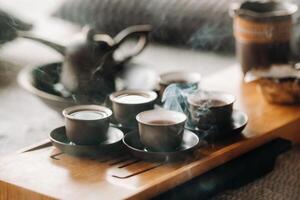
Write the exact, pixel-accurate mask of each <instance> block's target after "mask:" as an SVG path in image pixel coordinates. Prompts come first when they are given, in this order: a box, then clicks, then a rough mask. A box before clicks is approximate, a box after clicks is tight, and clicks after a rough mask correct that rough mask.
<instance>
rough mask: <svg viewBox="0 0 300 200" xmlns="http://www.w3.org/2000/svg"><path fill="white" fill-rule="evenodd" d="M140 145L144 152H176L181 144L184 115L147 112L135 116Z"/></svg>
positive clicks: (157, 111)
mask: <svg viewBox="0 0 300 200" xmlns="http://www.w3.org/2000/svg"><path fill="white" fill-rule="evenodd" d="M136 120H137V121H138V127H139V135H140V140H141V143H142V144H144V146H145V148H146V150H151V151H161V152H163V151H176V148H177V147H179V146H180V144H181V142H182V136H183V132H184V125H185V122H186V120H187V117H186V115H185V114H183V113H180V112H176V111H170V110H162V109H161V110H149V111H144V112H141V113H139V114H138V115H137V116H136Z"/></svg>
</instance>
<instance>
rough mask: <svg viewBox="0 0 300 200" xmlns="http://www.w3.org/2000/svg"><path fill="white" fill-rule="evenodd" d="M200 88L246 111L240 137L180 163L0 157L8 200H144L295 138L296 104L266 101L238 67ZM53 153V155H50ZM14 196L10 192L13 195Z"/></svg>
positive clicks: (45, 153) (40, 153)
mask: <svg viewBox="0 0 300 200" xmlns="http://www.w3.org/2000/svg"><path fill="white" fill-rule="evenodd" d="M202 85H203V87H204V88H210V89H214V90H224V91H227V92H231V93H233V94H235V95H236V96H237V102H236V105H235V107H236V108H238V109H241V110H243V111H245V112H246V113H247V114H248V115H249V124H248V126H247V128H246V130H245V131H244V133H243V136H239V137H233V138H230V139H228V140H227V141H224V142H222V143H219V144H215V145H210V146H208V147H206V148H202V149H199V150H198V151H197V154H198V158H197V159H196V160H194V161H189V162H185V163H173V164H166V163H148V162H144V161H140V160H136V159H134V158H132V157H130V156H125V157H122V156H121V157H114V158H110V157H107V158H97V159H88V158H85V159H82V158H76V157H72V156H68V155H65V154H59V153H57V151H56V150H55V148H54V147H52V146H50V147H46V148H42V149H40V150H35V151H28V152H24V153H20V152H19V153H16V154H13V155H9V156H7V157H4V158H1V159H0V184H1V188H4V190H5V192H2V193H1V195H4V196H3V198H5V197H11V198H10V199H14V198H15V199H22V198H24V197H25V196H26V197H30V199H42V198H44V199H51V198H62V199H83V198H84V199H108V198H109V199H145V198H149V197H153V196H155V195H157V194H159V193H161V192H164V191H166V190H168V189H170V188H172V187H174V186H176V185H178V184H181V183H183V182H185V181H188V180H189V179H191V178H192V177H194V176H197V175H200V174H202V173H204V172H206V171H208V170H210V169H212V168H214V167H216V166H218V165H221V164H223V163H225V162H227V161H229V160H231V159H233V158H235V157H237V156H239V155H241V154H243V153H245V152H248V151H250V150H252V149H254V148H256V147H258V146H260V145H262V144H264V143H266V142H268V141H270V140H272V139H273V138H276V137H285V138H289V139H292V140H293V141H294V142H299V141H300V137H299V134H298V133H299V131H300V127H299V126H298V124H299V122H300V107H297V106H279V105H271V104H268V103H267V102H265V100H264V99H263V97H262V95H261V94H260V92H259V91H258V90H257V87H256V85H255V84H248V85H245V84H243V83H242V82H241V76H240V72H239V70H238V68H237V67H232V68H229V69H226V70H224V71H222V72H219V73H217V74H216V75H213V76H210V77H207V78H206V80H205V81H204V82H203V84H202ZM52 154H56V155H57V156H55V157H54V158H55V159H53V158H51V157H50V156H51V155H52ZM14 195H15V196H14Z"/></svg>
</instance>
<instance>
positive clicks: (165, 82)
mask: <svg viewBox="0 0 300 200" xmlns="http://www.w3.org/2000/svg"><path fill="white" fill-rule="evenodd" d="M200 81H201V75H200V74H199V73H196V72H186V71H176V72H169V73H165V74H161V75H160V81H159V88H160V89H159V95H160V96H162V95H163V93H164V91H165V89H166V88H167V87H168V86H169V85H170V84H173V83H177V84H191V85H196V86H197V87H198V85H199V84H200Z"/></svg>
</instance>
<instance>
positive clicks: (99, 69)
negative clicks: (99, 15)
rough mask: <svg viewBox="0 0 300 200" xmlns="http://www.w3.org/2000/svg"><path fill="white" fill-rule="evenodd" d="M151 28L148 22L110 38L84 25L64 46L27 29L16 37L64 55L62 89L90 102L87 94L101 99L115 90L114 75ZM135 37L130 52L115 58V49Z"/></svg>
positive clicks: (143, 43) (141, 46)
mask: <svg viewBox="0 0 300 200" xmlns="http://www.w3.org/2000/svg"><path fill="white" fill-rule="evenodd" d="M150 31H151V26H150V25H135V26H130V27H128V28H125V29H124V30H122V31H121V32H120V33H118V34H117V35H116V36H115V37H111V36H110V35H108V34H100V33H96V32H95V30H93V29H91V28H89V27H87V26H86V27H84V28H83V29H82V31H81V32H80V33H79V34H78V35H77V36H75V37H74V38H71V41H70V43H69V44H68V45H66V46H63V45H61V44H57V43H54V42H51V41H48V40H45V39H43V38H40V37H37V36H34V35H32V34H31V33H29V32H19V36H20V37H23V38H27V39H31V40H34V41H37V42H41V43H43V44H45V45H47V46H49V47H51V48H52V49H54V50H56V51H57V52H59V53H60V54H61V55H62V56H64V61H63V63H62V68H61V72H60V83H61V84H62V87H63V88H64V91H68V92H67V94H69V96H72V97H73V98H78V99H81V102H82V99H83V97H84V98H87V101H89V100H88V99H89V97H91V96H95V95H96V96H97V97H98V99H99V98H100V99H101V100H104V99H105V98H106V96H107V95H108V94H110V93H112V92H114V91H115V78H116V76H117V74H118V73H119V72H120V71H122V69H123V67H124V64H125V63H126V62H128V61H129V60H130V59H131V58H133V57H134V56H136V55H138V54H139V53H141V52H142V51H143V49H144V48H145V47H146V45H147V35H148V33H149V32H150ZM135 36H136V37H138V41H137V43H136V45H135V47H134V48H132V51H131V52H130V53H128V54H127V55H126V56H123V58H121V59H117V58H116V56H115V52H116V50H118V49H119V47H120V46H121V45H122V44H123V43H124V42H125V41H127V40H128V39H130V38H131V37H135ZM63 94H66V92H64V93H63ZM63 96H66V95H63ZM78 99H77V100H78ZM74 100H76V99H74Z"/></svg>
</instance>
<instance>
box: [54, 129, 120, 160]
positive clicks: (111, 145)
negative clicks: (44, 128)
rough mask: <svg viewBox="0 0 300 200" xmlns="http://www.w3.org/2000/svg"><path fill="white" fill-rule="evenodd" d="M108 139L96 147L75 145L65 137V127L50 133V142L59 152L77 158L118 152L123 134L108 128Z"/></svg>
mask: <svg viewBox="0 0 300 200" xmlns="http://www.w3.org/2000/svg"><path fill="white" fill-rule="evenodd" d="M107 135H108V139H107V140H106V141H103V142H102V143H100V144H98V145H76V144H74V143H72V142H71V141H70V140H69V139H68V138H67V136H66V130H65V127H64V126H62V127H59V128H56V129H54V130H53V131H52V132H51V133H50V140H51V142H52V144H53V146H55V147H56V148H58V149H60V150H61V151H63V152H65V153H69V154H73V155H78V156H95V155H98V154H102V153H108V152H109V153H113V152H118V151H119V150H120V148H121V147H122V139H123V137H124V134H123V132H122V131H121V130H120V129H117V128H114V127H110V128H109V129H108V134H107Z"/></svg>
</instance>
